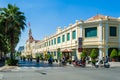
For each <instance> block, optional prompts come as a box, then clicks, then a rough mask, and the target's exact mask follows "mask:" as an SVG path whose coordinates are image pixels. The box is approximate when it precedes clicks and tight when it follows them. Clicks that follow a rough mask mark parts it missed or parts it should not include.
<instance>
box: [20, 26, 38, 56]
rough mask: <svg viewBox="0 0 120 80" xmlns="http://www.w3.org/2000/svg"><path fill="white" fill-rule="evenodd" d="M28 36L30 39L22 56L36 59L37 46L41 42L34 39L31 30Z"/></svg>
mask: <svg viewBox="0 0 120 80" xmlns="http://www.w3.org/2000/svg"><path fill="white" fill-rule="evenodd" d="M28 35H29V37H28V39H27V41H26V44H25V47H24V51H23V53H22V56H32V57H33V58H35V56H36V49H35V45H36V43H37V42H39V40H34V38H33V36H32V31H31V29H30V28H29V32H28Z"/></svg>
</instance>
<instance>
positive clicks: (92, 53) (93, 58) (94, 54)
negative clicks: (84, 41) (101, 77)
mask: <svg viewBox="0 0 120 80" xmlns="http://www.w3.org/2000/svg"><path fill="white" fill-rule="evenodd" d="M90 57H91V59H92V63H93V65H95V63H96V58H97V57H98V53H97V50H96V49H92V52H91V53H90Z"/></svg>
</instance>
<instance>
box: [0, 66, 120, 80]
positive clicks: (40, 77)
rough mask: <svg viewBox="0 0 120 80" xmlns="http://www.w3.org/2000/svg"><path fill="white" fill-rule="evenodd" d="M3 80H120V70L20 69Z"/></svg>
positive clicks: (0, 73)
mask: <svg viewBox="0 0 120 80" xmlns="http://www.w3.org/2000/svg"><path fill="white" fill-rule="evenodd" d="M0 76H1V77H2V80H120V68H75V67H70V66H67V67H18V68H17V69H14V70H12V71H5V72H0Z"/></svg>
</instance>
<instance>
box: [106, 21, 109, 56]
mask: <svg viewBox="0 0 120 80" xmlns="http://www.w3.org/2000/svg"><path fill="white" fill-rule="evenodd" d="M108 29H109V28H108V21H107V22H106V33H105V34H106V56H107V57H108V36H109V31H108Z"/></svg>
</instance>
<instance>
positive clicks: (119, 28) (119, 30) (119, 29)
mask: <svg viewBox="0 0 120 80" xmlns="http://www.w3.org/2000/svg"><path fill="white" fill-rule="evenodd" d="M118 32H119V34H118V36H119V50H120V24H119V26H118Z"/></svg>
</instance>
